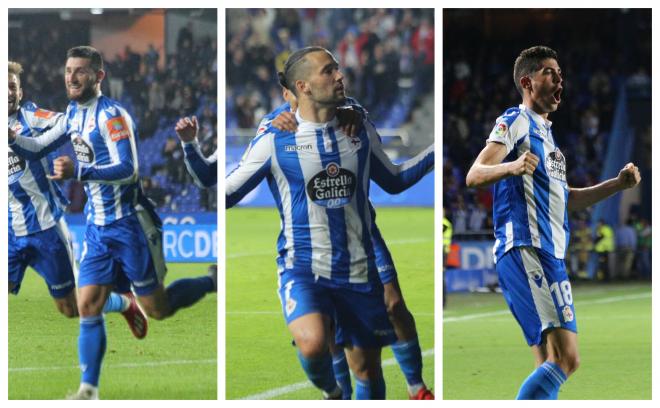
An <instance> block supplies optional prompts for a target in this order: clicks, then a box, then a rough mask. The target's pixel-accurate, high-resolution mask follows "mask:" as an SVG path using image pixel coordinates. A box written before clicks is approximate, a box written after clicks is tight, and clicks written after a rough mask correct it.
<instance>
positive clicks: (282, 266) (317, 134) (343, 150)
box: [225, 113, 434, 290]
mask: <svg viewBox="0 0 660 408" xmlns="http://www.w3.org/2000/svg"><path fill="white" fill-rule="evenodd" d="M296 119H297V121H298V130H297V132H295V133H293V132H285V131H280V130H277V129H275V128H273V127H272V126H268V127H267V128H266V129H265V130H260V132H259V134H258V135H257V137H256V138H255V139H254V140H253V141H252V142H251V143H250V146H249V147H248V149H247V151H246V153H245V155H244V156H243V159H242V160H241V163H240V164H239V166H238V167H237V168H236V169H235V170H234V171H233V172H231V173H230V174H229V175H228V176H227V180H226V183H225V184H226V194H227V197H226V198H227V201H226V202H227V206H228V207H231V206H233V205H235V204H236V203H238V202H239V201H240V200H241V199H242V198H243V197H244V196H245V195H246V194H247V193H248V192H250V191H251V190H252V189H253V188H255V187H256V186H257V185H258V184H259V182H260V181H261V180H262V179H263V178H264V177H265V178H266V179H267V181H268V184H269V186H270V190H271V192H272V194H273V197H274V199H275V202H276V203H277V207H278V210H279V212H280V219H281V226H282V230H281V232H280V235H279V238H278V241H277V250H278V253H279V256H278V258H277V264H278V271H279V272H280V273H281V272H283V271H284V270H291V271H294V272H298V273H303V274H306V273H309V274H310V275H313V276H315V277H317V278H318V277H323V278H326V279H330V280H331V281H332V282H333V283H334V284H337V285H341V286H347V287H352V288H354V289H358V290H359V289H361V288H368V287H370V285H371V283H374V282H377V281H378V268H377V265H376V256H375V254H374V245H373V243H372V234H373V233H374V231H377V230H376V229H375V224H374V218H375V212H374V210H373V207H372V206H371V203H370V201H369V180H370V179H373V180H374V181H375V182H376V183H377V184H379V185H380V186H381V187H383V189H385V190H386V191H388V192H391V193H396V192H401V191H403V190H405V189H406V188H408V187H410V186H412V185H413V184H414V183H416V182H417V181H418V180H419V179H421V178H422V177H423V176H424V175H425V174H426V173H427V172H429V171H430V170H431V169H432V167H433V165H434V151H433V146H432V145H431V146H430V147H429V148H428V149H426V150H425V151H424V152H422V153H420V154H419V155H418V156H417V157H415V158H414V159H412V160H409V161H408V162H406V163H405V164H404V165H398V166H397V165H394V164H392V162H391V161H390V159H389V158H388V157H387V155H386V154H385V152H384V151H383V149H382V145H381V141H380V137H379V136H378V134H377V132H376V130H375V129H374V127H373V125H372V124H371V123H370V122H369V121H368V120H365V121H364V126H363V128H362V130H361V132H360V134H359V135H358V136H357V137H353V138H351V137H349V136H347V135H346V134H344V133H343V132H342V131H341V130H340V129H339V128H338V127H337V119H336V118H335V119H334V120H332V121H331V122H328V123H313V122H308V121H305V120H303V119H302V118H301V117H300V115H299V113H297V114H296Z"/></svg>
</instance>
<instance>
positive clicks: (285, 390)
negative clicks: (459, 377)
mask: <svg viewBox="0 0 660 408" xmlns="http://www.w3.org/2000/svg"><path fill="white" fill-rule="evenodd" d="M433 354H434V350H433V349H428V350H425V351H424V352H422V357H428V356H432V355H433ZM395 364H396V360H395V359H393V358H389V359H387V360H385V361H383V363H382V366H383V367H389V366H392V365H395ZM313 387H314V385H313V384H312V383H310V382H309V381H301V382H299V383H295V384H290V385H285V386H284V387H279V388H273V389H272V390H268V391H264V392H260V393H258V394H252V395H248V396H247V397H242V398H239V399H241V400H265V399H271V398H275V397H279V396H280V395H284V394H289V393H291V392H294V391H299V390H302V389H305V388H313Z"/></svg>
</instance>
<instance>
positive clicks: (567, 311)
mask: <svg viewBox="0 0 660 408" xmlns="http://www.w3.org/2000/svg"><path fill="white" fill-rule="evenodd" d="M562 314H563V315H564V321H565V322H566V323H569V322H572V321H573V318H574V316H573V311H572V310H571V307H570V306H568V305H566V306H564V309H563V310H562Z"/></svg>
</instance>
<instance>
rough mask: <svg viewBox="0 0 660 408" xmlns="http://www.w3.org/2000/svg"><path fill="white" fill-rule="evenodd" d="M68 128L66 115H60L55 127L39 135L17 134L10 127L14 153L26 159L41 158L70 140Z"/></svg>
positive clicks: (10, 141)
mask: <svg viewBox="0 0 660 408" xmlns="http://www.w3.org/2000/svg"><path fill="white" fill-rule="evenodd" d="M67 130H68V126H67V120H66V117H65V116H64V115H60V116H59V119H58V120H57V121H56V122H55V123H54V125H53V127H52V128H50V129H49V130H47V131H45V132H44V133H42V134H41V135H40V136H38V137H26V136H21V135H17V134H16V133H15V132H14V131H13V130H12V129H9V140H8V141H9V146H11V149H12V150H13V151H14V153H16V154H18V155H19V156H21V157H23V158H25V159H28V160H39V159H41V158H42V157H45V156H47V155H48V154H49V153H51V152H53V151H55V150H57V148H58V147H60V146H62V145H63V144H64V143H66V142H67V141H68V140H69V137H68V135H67Z"/></svg>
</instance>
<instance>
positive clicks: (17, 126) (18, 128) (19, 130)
mask: <svg viewBox="0 0 660 408" xmlns="http://www.w3.org/2000/svg"><path fill="white" fill-rule="evenodd" d="M11 130H13V131H14V133H16V134H17V135H20V134H22V133H23V125H22V124H21V123H20V122H16V124H15V125H14V126H12V127H11Z"/></svg>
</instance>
